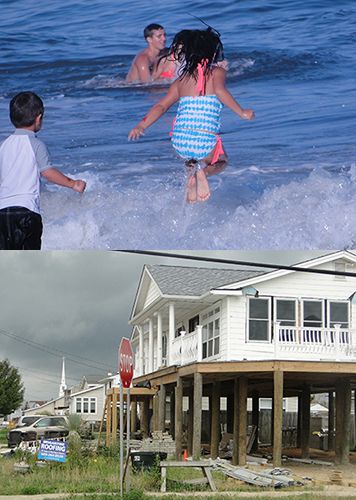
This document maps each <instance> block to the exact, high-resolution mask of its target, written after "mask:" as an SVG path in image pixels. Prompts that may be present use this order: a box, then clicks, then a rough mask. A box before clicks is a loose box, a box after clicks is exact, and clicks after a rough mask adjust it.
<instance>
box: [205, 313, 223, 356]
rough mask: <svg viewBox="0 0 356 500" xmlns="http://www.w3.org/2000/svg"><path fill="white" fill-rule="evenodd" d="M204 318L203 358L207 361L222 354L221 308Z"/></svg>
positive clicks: (206, 314)
mask: <svg viewBox="0 0 356 500" xmlns="http://www.w3.org/2000/svg"><path fill="white" fill-rule="evenodd" d="M202 318H203V325H202V327H203V328H202V342H203V349H202V351H203V352H202V357H203V359H206V358H211V357H212V356H216V355H218V354H219V352H220V307H215V308H214V309H211V310H210V311H208V312H206V313H205V314H204V315H203V316H202Z"/></svg>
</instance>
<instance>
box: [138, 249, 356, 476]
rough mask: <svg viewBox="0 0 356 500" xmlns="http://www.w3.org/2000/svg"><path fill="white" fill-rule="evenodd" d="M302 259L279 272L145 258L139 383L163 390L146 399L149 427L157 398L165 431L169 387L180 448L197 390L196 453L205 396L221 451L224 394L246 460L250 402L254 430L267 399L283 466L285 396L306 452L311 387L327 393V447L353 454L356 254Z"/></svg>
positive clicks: (156, 415)
mask: <svg viewBox="0 0 356 500" xmlns="http://www.w3.org/2000/svg"><path fill="white" fill-rule="evenodd" d="M277 256H278V254H276V258H277ZM297 266H298V268H299V270H295V269H294V270H291V269H283V270H277V269H276V270H271V271H266V270H265V269H256V268H253V269H248V268H245V269H241V268H239V269H236V268H229V269H222V268H219V269H214V268H207V267H184V266H166V265H147V266H145V267H144V269H143V272H142V275H141V279H140V282H139V284H138V290H137V294H136V297H135V301H134V304H133V308H132V313H131V317H130V324H131V325H132V327H133V329H132V335H131V343H132V346H133V350H134V353H135V370H134V380H133V382H134V385H135V384H137V383H140V384H141V385H142V384H144V383H149V384H150V386H151V387H154V388H155V389H156V390H157V391H158V393H157V397H154V398H152V400H151V401H150V403H149V406H148V403H147V402H146V403H145V404H144V405H143V411H144V413H143V416H142V422H143V426H144V428H145V429H147V428H148V417H147V415H148V408H149V407H150V408H151V409H152V414H153V417H152V418H153V421H154V423H153V427H154V428H156V429H159V430H164V428H165V422H166V419H165V411H166V401H167V399H168V398H167V395H169V401H170V404H171V411H170V412H169V413H170V420H171V422H170V426H171V429H172V433H174V436H175V440H176V448H177V458H179V457H180V454H181V451H182V446H183V445H182V435H183V428H184V425H185V424H184V419H183V413H184V410H183V399H184V398H188V399H189V405H188V406H189V412H188V416H189V418H188V424H187V425H188V429H187V436H188V445H187V446H188V453H189V452H192V455H193V457H195V458H198V457H199V455H200V450H201V435H202V428H201V415H202V401H203V400H204V397H205V398H209V412H210V422H211V426H210V427H211V428H210V430H209V429H205V430H204V432H203V434H204V433H205V439H206V435H207V433H210V449H211V456H212V457H216V456H217V454H218V443H219V432H220V423H221V422H220V420H219V419H220V409H221V404H222V401H223V399H224V398H225V400H226V413H227V427H228V432H230V433H233V436H234V438H233V442H234V454H233V462H234V463H235V464H240V465H243V464H245V463H246V446H244V445H243V444H242V443H245V442H246V432H247V425H246V422H247V410H248V406H249V407H250V409H251V410H252V412H251V413H252V425H253V426H254V427H256V428H257V431H256V432H257V433H258V427H259V425H260V423H261V422H259V414H260V410H261V409H263V407H266V405H268V404H269V403H268V402H270V404H271V406H270V407H271V408H272V410H273V429H274V430H273V459H274V464H275V466H280V465H281V454H282V448H281V444H282V432H283V412H284V411H285V410H287V411H290V409H289V408H287V406H286V403H287V400H288V401H294V403H295V401H296V399H298V405H296V404H294V409H297V411H298V443H299V444H300V448H301V455H302V456H304V457H306V456H308V454H309V446H310V444H309V442H310V436H311V433H310V411H311V409H310V401H311V395H317V394H328V402H329V403H328V404H329V415H330V417H329V422H328V428H329V430H330V440H329V449H335V451H336V455H335V457H336V458H335V459H336V462H337V463H347V462H348V441H349V435H350V422H351V417H350V416H351V409H350V406H351V391H352V389H355V387H356V384H355V382H354V380H355V376H356V256H355V255H354V254H353V253H351V252H347V251H339V252H333V253H329V254H327V255H324V256H321V257H318V258H314V259H311V260H308V261H305V262H302V263H299V264H297ZM311 270H318V271H320V272H319V273H318V274H315V273H311V272H310V271H311ZM338 273H339V274H338ZM342 273H349V274H351V273H354V274H355V276H352V275H350V276H348V275H345V274H342ZM271 398H273V399H271ZM293 398H294V399H293ZM205 401H206V399H205ZM145 405H146V406H145ZM334 409H335V415H336V418H335V422H336V424H335V427H334V418H333V415H334ZM292 411H293V410H292ZM229 429H230V430H229ZM334 429H335V443H333V442H332V441H333V439H331V438H333V436H334V432H333V431H334ZM256 442H257V437H256V438H255V441H254V445H255V444H256ZM334 446H335V448H333V447H334Z"/></svg>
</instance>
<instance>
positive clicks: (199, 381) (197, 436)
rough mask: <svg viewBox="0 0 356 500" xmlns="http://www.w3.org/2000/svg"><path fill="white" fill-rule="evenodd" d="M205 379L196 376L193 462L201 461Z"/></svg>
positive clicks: (198, 374) (198, 375)
mask: <svg viewBox="0 0 356 500" xmlns="http://www.w3.org/2000/svg"><path fill="white" fill-rule="evenodd" d="M202 396H203V377H202V375H201V373H195V374H194V402H193V408H194V409H193V419H194V420H193V460H199V458H200V453H201V416H202Z"/></svg>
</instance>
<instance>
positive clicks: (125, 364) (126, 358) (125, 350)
mask: <svg viewBox="0 0 356 500" xmlns="http://www.w3.org/2000/svg"><path fill="white" fill-rule="evenodd" d="M133 370H134V363H133V352H132V347H131V342H130V340H129V339H128V338H126V337H123V338H122V339H121V342H120V346H119V374H120V379H121V384H120V496H121V498H122V496H123V483H124V391H123V387H125V389H127V397H126V422H127V445H126V455H127V456H126V459H127V460H128V459H129V456H128V455H129V453H130V406H131V404H130V386H131V382H132V377H133Z"/></svg>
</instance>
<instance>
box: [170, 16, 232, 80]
mask: <svg viewBox="0 0 356 500" xmlns="http://www.w3.org/2000/svg"><path fill="white" fill-rule="evenodd" d="M168 54H169V55H172V56H173V57H174V59H175V60H176V61H178V62H179V63H181V64H182V66H181V68H180V70H179V75H180V78H183V77H185V76H187V75H190V76H194V78H197V72H196V70H197V67H198V64H199V63H201V62H202V61H203V60H207V65H206V69H205V73H207V72H209V71H211V67H212V65H213V64H215V63H217V62H218V61H222V60H223V59H224V47H223V44H222V43H221V40H220V35H219V33H218V32H217V31H215V30H214V29H213V28H211V27H210V26H209V27H208V28H207V29H206V30H182V31H180V32H179V33H177V34H176V36H175V37H174V39H173V42H172V45H171V46H170V48H169V53H168Z"/></svg>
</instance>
